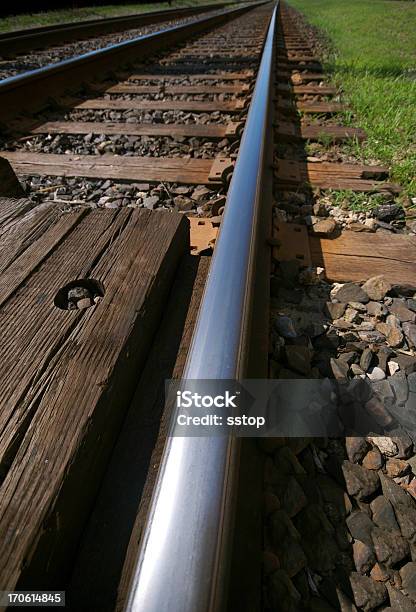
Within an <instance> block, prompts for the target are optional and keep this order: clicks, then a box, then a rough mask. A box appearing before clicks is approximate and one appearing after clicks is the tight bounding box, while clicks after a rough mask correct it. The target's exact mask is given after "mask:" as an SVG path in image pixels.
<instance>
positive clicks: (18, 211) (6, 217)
mask: <svg viewBox="0 0 416 612" xmlns="http://www.w3.org/2000/svg"><path fill="white" fill-rule="evenodd" d="M32 207H33V203H32V202H30V200H27V199H25V198H0V226H1V228H3V226H4V225H5V224H6V223H7V222H12V221H13V220H14V219H16V218H18V217H20V215H22V214H23V213H25V212H26V211H28V210H29V209H31V208H32Z"/></svg>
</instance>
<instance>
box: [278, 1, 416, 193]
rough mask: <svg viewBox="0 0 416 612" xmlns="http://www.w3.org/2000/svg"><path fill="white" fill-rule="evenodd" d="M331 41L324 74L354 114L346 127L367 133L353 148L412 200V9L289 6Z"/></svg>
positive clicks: (415, 63) (415, 181)
mask: <svg viewBox="0 0 416 612" xmlns="http://www.w3.org/2000/svg"><path fill="white" fill-rule="evenodd" d="M290 4H291V5H292V6H294V7H295V8H296V9H298V10H300V11H301V12H302V13H303V14H304V15H305V16H306V18H307V19H308V21H309V22H310V23H312V24H313V25H314V26H317V27H318V28H320V29H321V30H322V31H323V32H324V33H325V35H326V36H327V37H328V38H329V40H330V41H331V44H332V46H333V49H332V51H331V52H329V54H328V57H327V58H326V60H327V61H326V69H327V70H328V71H330V72H331V73H332V78H333V80H334V82H335V83H336V84H337V85H339V86H341V87H342V88H343V91H344V99H345V100H346V101H347V103H349V104H350V106H351V108H352V109H353V111H354V116H352V115H351V113H346V114H345V116H344V117H343V119H344V123H347V124H349V125H356V126H359V127H362V128H364V129H365V130H366V132H367V134H368V140H367V142H365V143H363V144H358V143H356V144H352V145H351V149H352V150H353V152H354V153H355V154H356V155H357V156H358V157H359V158H360V159H363V160H364V161H368V162H371V161H375V160H377V161H379V162H382V163H383V164H387V165H389V166H390V167H391V176H392V179H393V180H394V181H397V182H399V183H400V184H401V185H402V186H403V187H404V194H405V195H410V196H415V195H416V27H415V24H416V3H415V2H406V1H405V2H403V1H392V0H348V2H345V1H344V0H290Z"/></svg>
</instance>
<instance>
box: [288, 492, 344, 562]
mask: <svg viewBox="0 0 416 612" xmlns="http://www.w3.org/2000/svg"><path fill="white" fill-rule="evenodd" d="M295 524H296V526H297V528H298V530H299V533H300V534H301V536H302V546H303V549H304V551H305V553H306V556H307V559H308V567H310V568H311V569H312V570H314V571H316V572H319V573H322V572H329V571H331V570H333V569H334V568H335V565H336V563H337V560H338V557H339V549H338V545H337V543H336V540H335V533H334V528H333V526H332V524H331V523H330V522H329V520H328V518H327V516H326V514H325V512H324V511H323V509H322V508H321V506H320V505H318V504H308V506H306V507H305V508H304V509H303V510H302V511H301V512H300V513H299V514H298V515H297V516H296V518H295Z"/></svg>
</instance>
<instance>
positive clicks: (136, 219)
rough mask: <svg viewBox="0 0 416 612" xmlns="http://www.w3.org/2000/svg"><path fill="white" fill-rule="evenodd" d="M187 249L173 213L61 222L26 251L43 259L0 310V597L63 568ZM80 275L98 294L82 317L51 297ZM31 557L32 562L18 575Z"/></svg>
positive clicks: (93, 214)
mask: <svg viewBox="0 0 416 612" xmlns="http://www.w3.org/2000/svg"><path fill="white" fill-rule="evenodd" d="M65 217H66V219H65ZM62 224H63V225H62ZM63 227H65V228H66V232H67V234H65V233H64V232H63V229H62V228H63ZM56 228H59V229H56ZM75 228H76V231H74V230H75ZM61 234H62V237H61V239H60V240H59V241H57V240H56V238H57V236H59V235H61ZM47 236H49V237H48V238H47ZM155 236H157V240H155ZM37 242H38V241H36V242H35V243H33V245H34V244H36V243H37ZM33 248H35V247H34V246H33ZM188 250H189V230H188V223H187V220H186V219H185V218H184V217H183V216H181V215H176V214H172V213H166V214H165V213H158V214H152V213H151V211H144V210H140V211H139V210H134V211H132V210H126V209H122V210H116V211H111V210H110V211H90V212H89V211H88V212H87V213H86V214H84V215H83V214H82V213H79V212H78V213H75V212H74V213H69V214H68V215H63V216H61V217H60V218H59V219H57V220H56V222H55V223H54V224H53V225H51V227H50V228H49V230H47V231H46V233H45V239H44V243H43V247H42V248H40V247H39V249H37V251H36V252H38V253H43V259H42V260H41V261H40V263H38V264H37V266H35V265H34V266H33V268H32V271H31V273H30V274H29V275H28V276H27V278H26V279H25V282H24V284H21V285H20V286H19V287H16V288H15V290H14V292H12V293H10V292H9V293H10V295H9V296H8V298H7V299H6V300H4V301H3V304H2V306H1V308H0V316H1V317H2V332H3V337H2V346H1V347H0V352H1V362H0V368H1V371H0V394H1V395H0V396H1V406H2V410H1V427H0V431H1V438H0V444H1V458H2V478H3V483H2V496H1V499H0V541H1V542H2V556H1V558H0V577H1V578H0V579H1V584H2V587H3V588H10V589H13V588H14V587H15V585H16V584H17V583H18V582H19V579H20V580H21V582H22V581H23V583H24V582H25V579H24V577H23V578H22V573H23V576H26V584H27V583H30V580H31V578H32V579H34V578H33V577H34V576H35V578H36V577H38V578H39V577H40V583H42V584H45V583H46V582H47V581H48V580H49V579H50V580H52V582H53V579H54V578H55V579H56V577H57V575H59V573H60V572H61V571H62V570H63V567H64V566H65V565H66V564H68V563H69V562H70V560H71V559H72V556H73V554H74V552H75V550H76V547H77V542H78V538H79V536H80V533H81V531H82V529H83V526H84V524H85V520H86V518H87V516H88V513H89V510H90V507H91V503H92V501H93V499H94V496H95V494H96V491H97V488H98V486H99V483H100V478H101V475H102V472H103V469H104V467H105V465H106V462H107V460H108V456H109V453H110V451H111V449H112V447H113V444H114V440H115V439H116V437H117V433H118V431H119V428H120V425H121V422H122V419H123V416H124V414H125V412H126V411H127V408H128V406H129V403H130V401H131V397H132V395H133V392H134V389H135V386H136V381H137V377H138V375H139V374H140V371H141V368H142V367H143V364H144V362H145V359H146V357H147V353H148V350H149V347H150V344H151V341H152V338H153V335H154V333H155V330H156V329H157V326H158V323H159V320H160V317H161V314H162V309H163V304H164V303H165V299H166V296H167V294H168V292H169V289H170V285H171V283H172V279H173V276H174V273H175V270H176V267H177V265H178V261H179V259H180V257H181V256H182V255H183V254H184V253H186V252H187V251H188ZM26 251H27V249H26ZM26 251H25V252H26ZM25 252H24V253H23V256H24V255H25ZM11 265H12V264H11ZM26 266H27V262H26V264H25V268H26ZM22 274H23V272H22ZM85 277H90V278H95V279H97V280H99V281H100V282H101V283H102V284H103V285H104V287H105V296H104V299H103V300H102V302H101V303H100V304H99V305H97V306H96V307H93V308H89V309H88V310H86V311H78V310H76V311H63V310H60V309H58V308H57V307H56V306H55V305H54V303H53V297H54V295H55V293H56V291H57V290H58V289H59V288H60V287H61V286H63V285H64V284H65V283H67V282H68V281H70V280H73V279H76V278H85ZM9 284H10V281H9ZM16 284H17V281H16ZM35 549H38V550H41V551H42V554H41V555H40V557H39V558H38V559H37V561H38V565H36V563H35V564H33V565H32V566H31V567H29V566H28V565H27V562H28V560H29V558H30V557H31V555H32V554H33V551H34V550H35ZM31 572H34V574H33V573H32V574H31ZM27 574H28V575H27ZM46 576H48V580H47V579H46ZM35 582H36V580H35ZM37 584H39V582H38V583H37Z"/></svg>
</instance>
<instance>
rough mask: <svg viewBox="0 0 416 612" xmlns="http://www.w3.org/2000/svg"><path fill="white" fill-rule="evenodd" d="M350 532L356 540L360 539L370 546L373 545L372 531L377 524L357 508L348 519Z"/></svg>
mask: <svg viewBox="0 0 416 612" xmlns="http://www.w3.org/2000/svg"><path fill="white" fill-rule="evenodd" d="M346 523H347V527H348V529H349V532H350V534H351V535H352V537H353V538H354V539H355V540H360V541H361V542H364V543H365V544H367V545H368V546H372V545H373V540H372V538H371V532H372V530H373V529H374V527H375V525H374V523H373V521H372V520H371V518H370V517H369V516H368V514H366V513H365V512H362V511H361V510H355V511H354V512H353V513H352V514H350V515H349V516H348V518H347V520H346Z"/></svg>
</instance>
